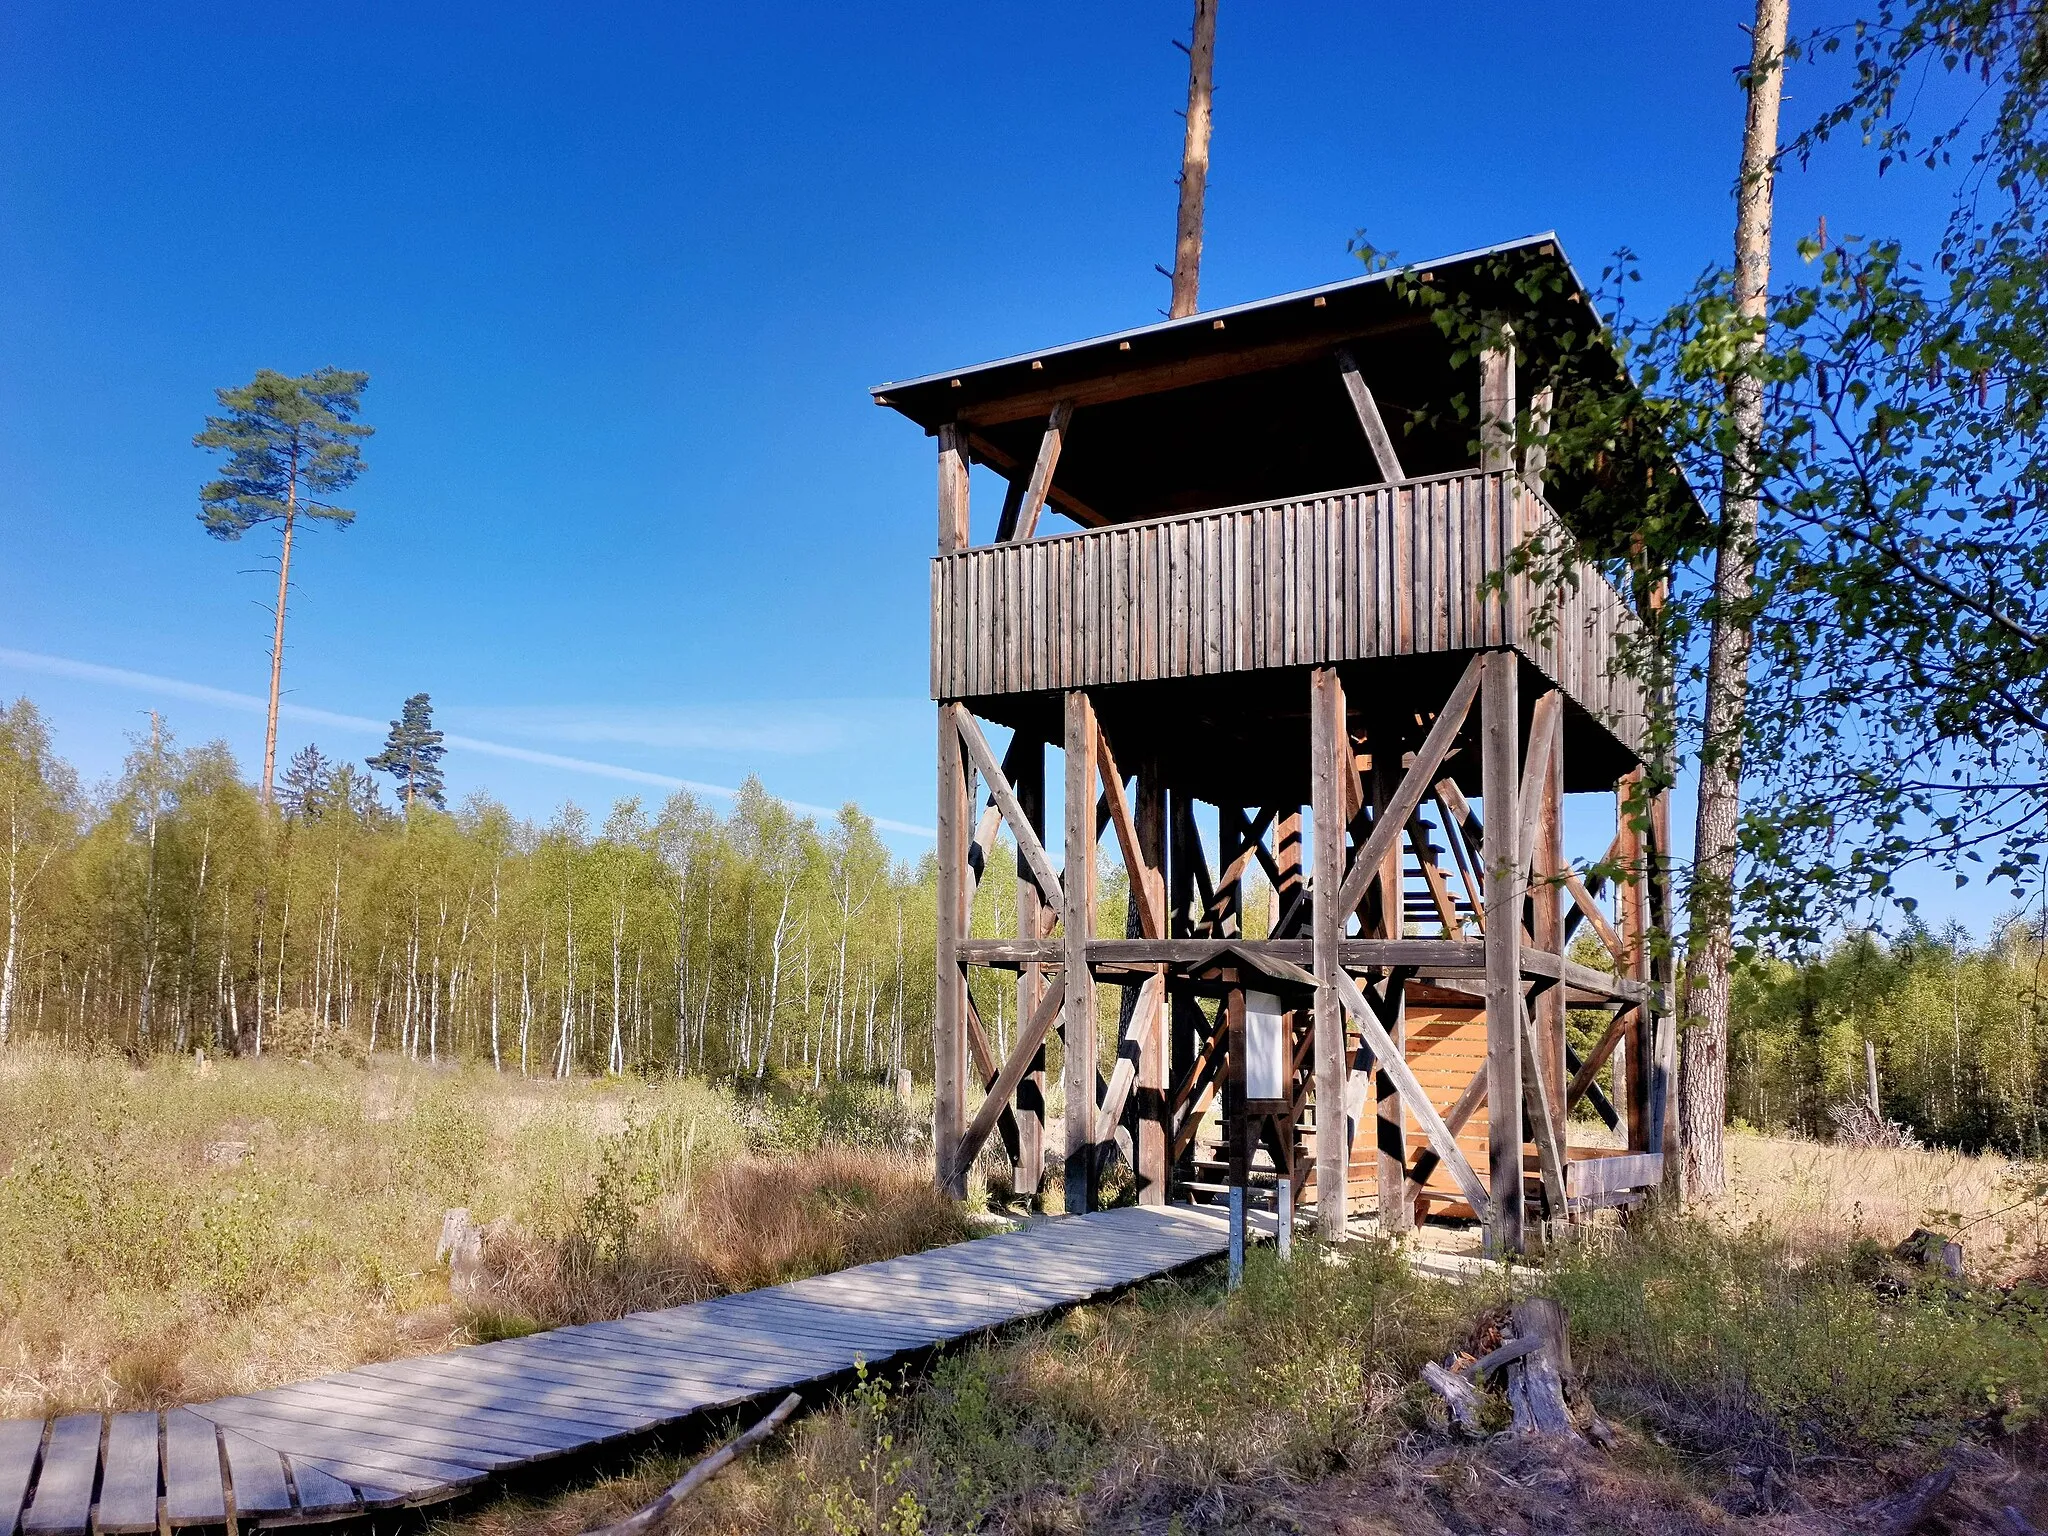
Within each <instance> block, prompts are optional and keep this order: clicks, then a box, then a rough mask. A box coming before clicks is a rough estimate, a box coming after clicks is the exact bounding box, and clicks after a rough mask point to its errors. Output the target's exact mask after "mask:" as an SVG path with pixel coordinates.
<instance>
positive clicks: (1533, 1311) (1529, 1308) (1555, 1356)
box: [1507, 1296, 1579, 1440]
mask: <svg viewBox="0 0 2048 1536" xmlns="http://www.w3.org/2000/svg"><path fill="white" fill-rule="evenodd" d="M1509 1327H1510V1328H1511V1329H1512V1330H1513V1334H1514V1342H1515V1343H1516V1344H1527V1345H1529V1346H1530V1347H1529V1348H1528V1349H1527V1350H1526V1351H1524V1352H1523V1353H1522V1354H1521V1356H1520V1358H1519V1359H1516V1360H1512V1361H1510V1362H1509V1363H1508V1368H1507V1371H1508V1408H1509V1411H1510V1412H1512V1413H1513V1415H1514V1424H1513V1432H1514V1433H1515V1434H1517V1435H1548V1436H1554V1437H1556V1438H1558V1439H1565V1440H1576V1439H1578V1438H1579V1426H1578V1425H1577V1424H1576V1423H1574V1422H1573V1420H1572V1410H1571V1406H1570V1404H1568V1403H1567V1402H1566V1401H1565V1384H1566V1383H1567V1382H1572V1381H1574V1376H1573V1372H1572V1351H1571V1344H1570V1342H1569V1341H1568V1340H1567V1339H1566V1338H1565V1318H1564V1308H1563V1307H1561V1306H1559V1305H1558V1304H1557V1303H1556V1302H1554V1301H1552V1300H1550V1299H1549V1298H1548V1297H1544V1296H1533V1297H1531V1298H1530V1299H1529V1300H1527V1301H1522V1302H1517V1303H1516V1304H1515V1310H1514V1313H1513V1317H1512V1321H1511V1322H1510V1323H1509Z"/></svg>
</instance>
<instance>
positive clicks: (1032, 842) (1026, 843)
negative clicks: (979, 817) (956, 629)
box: [952, 704, 1061, 907]
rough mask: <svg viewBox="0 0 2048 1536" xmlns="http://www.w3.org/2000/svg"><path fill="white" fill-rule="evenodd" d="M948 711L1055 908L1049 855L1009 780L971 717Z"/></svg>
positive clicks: (1056, 885) (957, 708)
mask: <svg viewBox="0 0 2048 1536" xmlns="http://www.w3.org/2000/svg"><path fill="white" fill-rule="evenodd" d="M952 710H953V723H954V725H955V726H956V727H957V728H958V729H959V732H960V740H961V743H962V744H963V745H964V746H965V747H966V748H967V756H968V757H969V759H971V760H972V761H973V763H974V766H975V768H976V770H977V771H979V772H980V774H981V776H982V778H983V779H985V780H986V781H987V782H988V792H989V798H990V799H992V800H994V801H995V803H996V806H997V808H998V809H1000V810H1001V811H1002V813H1003V820H1005V821H1007V822H1008V823H1009V824H1010V835H1011V836H1012V837H1014V838H1015V839H1016V840H1017V852H1018V853H1019V854H1021V855H1022V856H1023V859H1024V862H1025V863H1026V864H1028V865H1030V866H1031V875H1032V878H1033V879H1035V880H1036V881H1037V882H1038V889H1039V891H1040V893H1041V894H1042V895H1043V896H1044V898H1045V900H1046V901H1047V902H1049V903H1051V904H1052V905H1053V906H1055V907H1057V906H1059V905H1060V902H1061V896H1060V872H1059V871H1058V870H1057V869H1055V868H1053V862H1052V855H1051V854H1049V853H1047V852H1046V851H1045V844H1044V843H1042V842H1040V841H1039V840H1038V834H1037V832H1035V831H1033V830H1032V826H1031V818H1030V817H1029V816H1026V815H1025V814H1024V807H1023V806H1022V805H1021V804H1020V803H1019V802H1018V800H1017V791H1016V790H1014V789H1012V788H1011V787H1010V780H1009V778H1008V777H1007V776H1006V775H1005V774H1004V772H1003V770H1002V768H1001V767H1000V766H999V765H998V764H997V762H996V755H995V753H993V752H991V751H990V750H989V745H988V738H987V737H986V736H984V735H982V734H981V727H980V726H979V725H978V724H976V723H975V719H974V716H973V715H971V714H969V713H968V712H967V708H966V706H965V705H962V704H955V705H953V706H952Z"/></svg>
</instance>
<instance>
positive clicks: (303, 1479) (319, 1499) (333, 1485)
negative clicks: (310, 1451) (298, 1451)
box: [285, 1456, 361, 1516]
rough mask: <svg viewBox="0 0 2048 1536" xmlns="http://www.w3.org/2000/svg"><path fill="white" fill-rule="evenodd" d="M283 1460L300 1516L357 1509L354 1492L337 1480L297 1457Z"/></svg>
mask: <svg viewBox="0 0 2048 1536" xmlns="http://www.w3.org/2000/svg"><path fill="white" fill-rule="evenodd" d="M285 1460H286V1461H287V1462H288V1463H289V1464H290V1466H291V1471H292V1486H293V1487H294V1488H296V1489H297V1490H298V1494H299V1513H300V1514H301V1515H305V1516H312V1515H340V1514H347V1513H350V1512H351V1511H353V1510H355V1509H356V1508H357V1507H359V1505H360V1503H361V1501H360V1500H359V1499H357V1498H356V1491H355V1489H354V1488H352V1487H350V1486H349V1485H348V1484H347V1483H345V1482H343V1481H342V1480H341V1479H340V1478H338V1477H335V1476H333V1475H332V1474H331V1473H327V1472H322V1471H321V1470H320V1469H319V1468H318V1467H316V1466H314V1465H313V1464H312V1463H311V1462H308V1461H300V1460H299V1459H298V1458H297V1457H291V1456H288V1457H286V1458H285Z"/></svg>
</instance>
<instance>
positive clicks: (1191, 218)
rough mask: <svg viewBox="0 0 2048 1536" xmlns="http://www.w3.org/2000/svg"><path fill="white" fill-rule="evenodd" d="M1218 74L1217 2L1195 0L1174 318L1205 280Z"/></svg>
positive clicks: (1188, 309) (1191, 307)
mask: <svg viewBox="0 0 2048 1536" xmlns="http://www.w3.org/2000/svg"><path fill="white" fill-rule="evenodd" d="M1215 75H1216V0H1195V35H1194V37H1193V39H1192V41H1191V42H1190V44H1189V47H1188V130H1187V138H1186V139H1185V141H1183V143H1182V145H1181V152H1180V219H1179V222H1178V224H1177V225H1176V227H1175V230H1174V241H1173V305H1172V308H1171V309H1170V310H1169V311H1168V313H1169V314H1171V315H1172V317H1173V318H1174V319H1176V320H1178V319H1180V318H1181V317H1182V316H1184V315H1192V314H1193V313H1194V312H1195V293H1196V290H1197V289H1198V288H1200V287H1201V282H1202V205H1203V203H1204V201H1205V200H1206V199H1207V197H1208V194H1209V124H1210V116H1209V98H1210V88H1211V85H1212V83H1213V82H1214V79H1215Z"/></svg>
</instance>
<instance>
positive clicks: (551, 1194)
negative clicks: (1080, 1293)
mask: <svg viewBox="0 0 2048 1536" xmlns="http://www.w3.org/2000/svg"><path fill="white" fill-rule="evenodd" d="M916 1118H917V1117H916V1116H915V1114H906V1113H902V1112H899V1111H897V1110H896V1109H895V1107H894V1105H893V1101H891V1100H887V1099H883V1098H880V1097H878V1096H877V1097H870V1098H862V1097H861V1096H858V1095H842V1096H841V1097H840V1098H839V1099H837V1100H833V1101H827V1102H824V1103H815V1102H813V1101H810V1100H807V1099H789V1100H786V1101H768V1102H765V1103H764V1102H761V1101H752V1102H742V1101H740V1100H737V1099H735V1098H734V1097H732V1096H731V1095H729V1094H726V1093H722V1092H718V1091H714V1090H712V1089H709V1088H707V1087H704V1086H703V1085H701V1084H693V1083H663V1084H659V1085H646V1084H633V1083H590V1082H579V1083H568V1084H556V1083H524V1082H521V1081H520V1080H519V1079H517V1078H506V1077H500V1076H497V1075H496V1074H493V1073H491V1072H489V1071H487V1070H480V1069H474V1068H465V1069H448V1068H443V1069H439V1070H415V1069H409V1068H406V1067H403V1066H400V1065H397V1064H384V1063H380V1064H378V1065H376V1066H374V1067H369V1068H365V1067H362V1066H359V1065H354V1064H349V1063H345V1062H324V1063H322V1062H316V1063H310V1064H309V1063H303V1062H290V1061H275V1060H267V1061H263V1062H225V1063H220V1064H209V1065H206V1066H203V1067H202V1066H199V1065H197V1064H195V1063H194V1062H192V1061H190V1060H163V1061H159V1062H156V1063H154V1064H152V1065H150V1066H148V1067H145V1068H139V1069H138V1068H136V1067H133V1066H131V1065H129V1064H128V1063H127V1062H126V1061H124V1060H121V1059H119V1058H94V1059H81V1058H79V1057H77V1056H65V1055H55V1054H44V1053H39V1052H37V1051H35V1050H33V1049H28V1048H24V1047H22V1046H19V1045H17V1046H15V1047H13V1048H11V1049H10V1050H9V1051H8V1052H7V1053H6V1054H5V1055H4V1056H0V1416H10V1415H23V1414H33V1413H55V1412H61V1411H64V1410H67V1409H71V1408H101V1409H118V1408H129V1407H150V1406H157V1405H160V1404H168V1403H171V1402H175V1401H181V1400H184V1401H190V1400H196V1399H199V1398H204V1397H209V1396H216V1395H219V1394H221V1393H225V1392H233V1391H247V1390H252V1389H255V1388H258V1387H262V1386H267V1385H271V1384H275V1383H277V1382H281V1381H288V1380H293V1379H296V1378H299V1377H303V1376H308V1375H315V1374H319V1373H321V1372H324V1371H331V1370H336V1369H340V1368H343V1367H346V1366H349V1365H353V1364H357V1363H360V1362H362V1361H366V1360H371V1359H380V1358H389V1357H392V1356H395V1355H401V1354H410V1353H418V1352H422V1351H427V1350H434V1349H442V1348H447V1347H449V1346H450V1345H453V1344H459V1343H464V1342H469V1341H471V1340H473V1339H476V1338H480V1337H496V1336H502V1335H504V1334H507V1333H518V1332H522V1331H526V1330H528V1329H530V1328H532V1327H535V1326H540V1325H546V1324H554V1323H563V1322H574V1321H583V1320H588V1319H591V1318H596V1317H605V1316H616V1315H618V1314H619V1313H620V1312H623V1311H626V1310H629V1309H630V1308H633V1307H636V1306H649V1305H672V1304H674V1303H677V1302H680V1301H685V1300H690V1299H693V1298H697V1297H702V1296H706V1295H711V1294H715V1293H716V1292H718V1291H721V1290H731V1289H742V1288H746V1287H750V1286H754V1285H760V1284H764V1283H772V1282H775V1281H779V1280H784V1279H791V1278H795V1277H797V1276H799V1275H804V1274H811V1273H816V1272H819V1271H822V1270H828V1269H834V1268H838V1267H840V1266H841V1265H844V1264H847V1263H858V1262H862V1261H864V1260H867V1259H872V1258H882V1257H887V1256H889V1255H891V1254H895V1253H900V1252H906V1251H909V1250H912V1249H915V1248H920V1247H925V1246H928V1245H930V1244H931V1243H934V1242H945V1241H951V1240H953V1239H954V1238H956V1237H958V1236H960V1235H962V1233H963V1231H964V1225H963V1218H962V1215H961V1213H960V1212H958V1211H957V1210H955V1209H954V1208H953V1207H951V1206H950V1205H949V1204H948V1203H947V1202H945V1201H942V1200H940V1199H939V1198H938V1197H937V1196H936V1195H935V1194H933V1193H932V1192H931V1190H930V1187H929V1176H928V1173H927V1170H926V1165H925V1160H924V1159H921V1158H918V1157H915V1156H913V1155H911V1154H910V1153H908V1152H906V1151H904V1150H901V1149H900V1148H901V1146H902V1144H903V1143H904V1142H905V1141H906V1139H908V1138H907V1131H908V1127H909V1126H910V1125H911V1124H914V1123H915V1120H916ZM828 1142H829V1143H831V1145H829V1146H828V1147H826V1148H825V1150H823V1151H820V1148H821V1145H823V1144H825V1143H828ZM768 1191H772V1192H773V1194H774V1198H772V1199H770V1198H765V1195H766V1193H767V1192H768ZM453 1206H467V1207H468V1208H469V1209H470V1210H471V1212H472V1213H473V1214H474V1216H475V1218H476V1219H477V1220H478V1221H479V1222H480V1223H485V1224H488V1225H487V1236H488V1240H487V1245H486V1259H487V1262H486V1287H485V1289H484V1290H483V1292H482V1293H481V1294H478V1295H476V1296H473V1297H466V1298H463V1299H460V1300H458V1299H455V1298H453V1297H451V1295H450V1292H449V1280H448V1276H447V1273H446V1271H445V1269H444V1268H442V1267H439V1266H437V1265H436V1264H435V1262H434V1257H435V1247H436V1243H437V1239H438V1237H439V1234H440V1230H441V1222H442V1216H443V1213H444V1212H445V1211H446V1210H447V1209H448V1208H450V1207H453Z"/></svg>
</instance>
